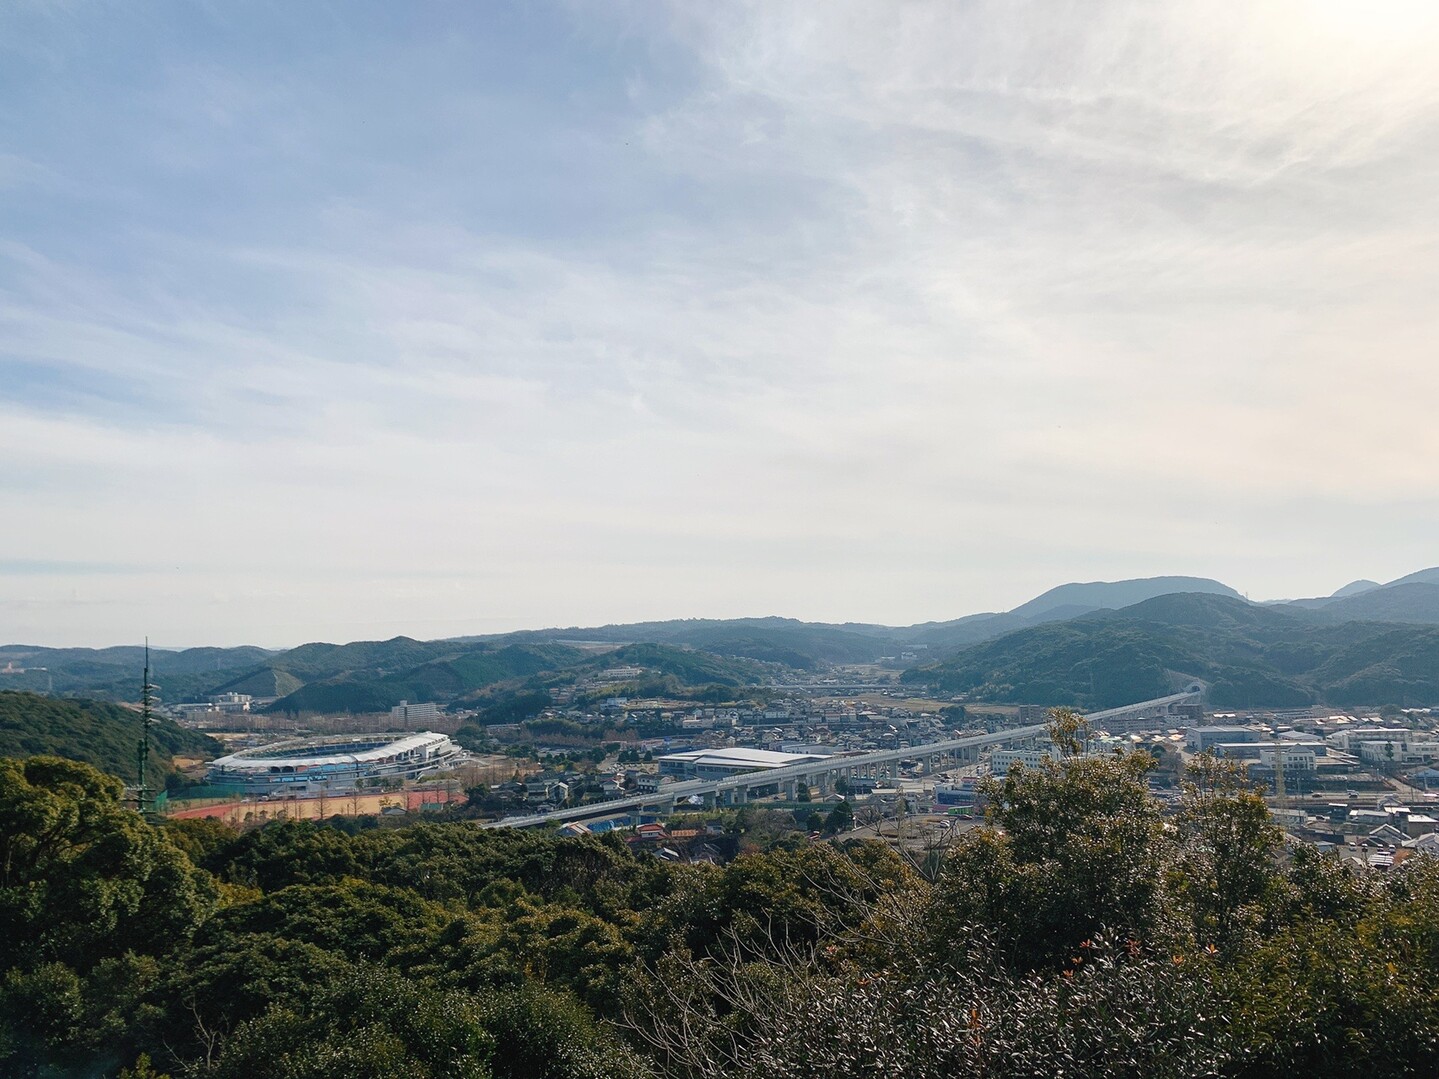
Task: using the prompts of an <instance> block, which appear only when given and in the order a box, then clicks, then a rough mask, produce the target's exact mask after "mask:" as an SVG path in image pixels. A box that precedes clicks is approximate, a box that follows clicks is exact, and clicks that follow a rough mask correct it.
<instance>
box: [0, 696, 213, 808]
mask: <svg viewBox="0 0 1439 1079" xmlns="http://www.w3.org/2000/svg"><path fill="white" fill-rule="evenodd" d="M139 738H140V717H139V716H138V715H137V714H136V713H134V712H132V711H130V710H129V709H128V708H121V707H120V706H119V705H115V704H107V703H104V702H101V701H87V700H58V699H56V698H54V697H41V696H39V695H37V694H34V693H16V692H13V691H6V692H0V757H34V756H38V755H40V754H49V755H52V756H56V757H68V758H69V759H70V760H75V761H84V762H85V763H86V764H93V765H94V766H95V767H96V768H99V769H101V770H102V771H105V772H109V773H110V774H111V775H115V776H119V777H120V778H121V779H123V780H124V781H125V782H127V783H134V782H135V750H136V746H137V744H138V742H139ZM221 751H222V747H221V745H220V743H219V742H216V741H215V740H214V739H213V738H209V737H206V736H205V735H203V734H198V733H196V732H195V731H187V730H183V729H182V728H180V727H177V726H176V725H175V724H173V723H171V722H169V721H168V720H157V721H156V722H155V725H154V728H153V730H152V732H151V752H150V765H149V768H148V769H147V778H148V780H149V783H150V785H151V786H152V787H154V788H155V789H157V790H158V789H161V788H163V787H164V785H165V777H166V776H167V775H168V774H169V773H170V771H171V769H172V768H173V766H174V758H175V757H176V756H177V755H193V756H201V757H213V756H216V755H217V754H219V753H220V752H221Z"/></svg>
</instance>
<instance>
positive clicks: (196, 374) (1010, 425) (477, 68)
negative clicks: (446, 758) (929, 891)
mask: <svg viewBox="0 0 1439 1079" xmlns="http://www.w3.org/2000/svg"><path fill="white" fill-rule="evenodd" d="M1436 38H1439V21H1436V16H1435V15H1434V14H1433V13H1432V12H1431V11H1430V10H1429V8H1428V6H1427V5H1421V4H1409V3H1397V4H1392V5H1362V4H1358V3H1354V4H1351V3H1348V2H1345V0H1314V2H1312V3H1299V2H1297V0H1296V2H1293V3H1281V2H1278V0H1275V2H1273V3H1267V4H1258V5H1249V6H1246V7H1242V8H1229V9H1213V8H1206V9H1203V10H1201V9H1199V8H1197V7H1195V6H1194V5H1188V4H1178V3H1174V4H1170V3H1105V4H1096V5H1082V6H1070V7H1055V6H1053V5H1029V4H1022V3H1020V4H1016V3H1010V2H1006V3H998V2H994V3H973V4H964V5H955V4H939V3H935V4H925V3H916V4H907V5H903V6H900V7H894V6H891V5H884V6H875V5H849V4H842V3H841V4H826V5H813V4H783V3H779V4H774V3H766V4H753V5H746V4H737V5H726V6H722V7H713V8H697V7H694V6H690V5H676V6H672V7H664V6H659V5H651V4H639V5H625V4H619V5H606V6H604V7H602V8H595V7H590V6H580V5H568V4H559V5H533V4H524V5H521V4H514V5H485V6H483V7H481V8H478V9H473V10H471V9H462V8H455V7H453V6H449V5H439V4H435V5H429V4H425V5H406V6H404V7H403V8H396V7H393V6H390V5H382V4H377V3H376V4H366V3H362V4H353V5H345V6H344V7H343V8H337V9H320V8H314V7H311V6H308V5H280V4H266V3H257V4H255V5H252V6H247V9H246V11H245V13H244V17H243V18H241V17H240V16H239V15H238V14H237V13H236V11H235V10H233V9H231V8H228V7H224V6H221V7H215V6H209V7H205V6H192V5H157V6H155V7H154V8H151V9H147V10H146V11H144V12H137V11H134V10H126V9H123V8H117V7H111V8H104V7H72V6H66V5H53V4H47V3H35V2H26V3H21V4H18V5H15V6H13V7H11V8H10V9H8V10H7V11H6V12H4V13H0V61H3V62H0V105H4V106H5V109H4V111H5V113H6V114H7V115H8V116H10V117H12V118H13V119H12V121H11V122H9V123H7V125H6V126H5V127H4V128H3V129H0V195H3V198H0V235H3V236H4V240H3V243H0V461H3V462H4V467H3V468H0V499H3V502H4V508H5V514H4V519H5V521H6V524H5V526H4V527H3V528H0V637H10V638H14V639H28V640H33V641H38V642H41V643H66V644H69V643H75V644H100V643H110V642H112V641H119V640H132V639H137V638H138V637H140V636H143V635H144V634H146V633H149V634H150V635H151V636H153V637H156V638H159V639H164V640H166V641H190V642H194V643H234V642H240V641H260V642H263V643H285V642H295V641H299V640H303V639H313V638H332V639H335V638H353V637H359V636H380V635H390V634H393V633H401V632H404V633H411V634H414V635H417V636H436V635H444V634H449V633H465V632H476V631H484V630H498V629H505V628H519V627H523V626H538V625H545V624H576V623H580V624H582V623H592V622H604V621H620V620H630V619H640V618H649V617H665V616H684V615H711V616H725V615H739V614H755V613H784V614H792V615H796V616H800V617H810V618H826V619H836V620H839V619H855V620H867V621H889V622H910V621H918V620H921V619H931V618H947V617H955V616H958V615H961V614H965V613H969V612H972V611H976V610H981V609H996V608H1004V607H1008V606H1013V605H1014V604H1016V603H1018V602H1020V601H1022V600H1023V599H1025V598H1027V597H1028V596H1029V595H1031V594H1033V593H1035V592H1037V591H1040V590H1042V589H1044V588H1047V587H1049V586H1051V585H1053V584H1055V583H1058V582H1059V581H1062V580H1068V579H1093V578H1105V577H1108V578H1113V577H1121V576H1137V575H1144V574H1151V573H1155V574H1157V573H1170V572H1189V573H1203V574H1209V575H1213V576H1217V577H1220V578H1221V579H1224V580H1226V581H1227V582H1229V583H1231V584H1233V585H1235V586H1236V587H1239V588H1242V589H1245V590H1248V591H1252V592H1254V593H1256V594H1260V595H1263V594H1271V595H1274V594H1304V593H1314V592H1320V591H1326V592H1327V591H1329V590H1332V589H1333V588H1334V587H1337V586H1338V585H1339V584H1342V583H1344V581H1346V580H1348V579H1351V578H1353V577H1358V576H1369V577H1375V578H1381V579H1383V578H1386V577H1392V576H1398V575H1399V574H1401V573H1403V572H1407V571H1408V570H1411V569H1413V568H1416V567H1417V566H1418V565H1422V564H1427V562H1429V561H1432V560H1433V559H1432V556H1431V557H1428V558H1426V551H1427V550H1428V549H1429V548H1431V547H1432V543H1429V542H1428V541H1426V539H1425V537H1426V535H1432V534H1433V531H1434V526H1435V524H1436V523H1439V490H1436V489H1435V484H1434V482H1433V480H1432V475H1431V474H1430V472H1429V470H1428V469H1426V467H1425V462H1426V461H1430V460H1432V459H1433V457H1434V454H1435V451H1436V450H1439V435H1436V434H1435V433H1434V428H1433V425H1432V422H1430V417H1429V415H1428V414H1429V412H1430V411H1431V405H1430V402H1432V401H1433V400H1434V399H1436V394H1439V373H1436V367H1435V365H1433V364H1432V363H1430V362H1429V342H1431V341H1432V340H1433V339H1434V337H1435V331H1436V329H1439V327H1436V326H1435V315H1434V313H1433V311H1432V304H1431V303H1430V302H1429V299H1428V298H1429V297H1431V296H1432V295H1433V292H1434V288H1435V286H1436V285H1439V281H1436V276H1439V267H1436V250H1439V245H1436V243H1435V241H1436V236H1435V227H1436V226H1435V225H1434V222H1435V221H1436V220H1439V215H1436V213H1435V211H1436V210H1439V206H1436V205H1435V203H1436V199H1439V194H1436V192H1435V190H1434V187H1433V184H1432V183H1431V182H1430V178H1431V177H1432V175H1433V171H1434V167H1435V165H1436V164H1439V160H1436V159H1439V76H1436V74H1435V73H1434V71H1433V65H1432V63H1431V62H1430V60H1431V57H1432V55H1433V48H1434V45H1435V44H1436ZM82 612H83V613H82Z"/></svg>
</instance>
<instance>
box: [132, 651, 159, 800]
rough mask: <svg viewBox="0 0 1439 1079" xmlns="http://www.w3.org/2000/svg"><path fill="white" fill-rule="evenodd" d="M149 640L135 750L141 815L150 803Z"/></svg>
mask: <svg viewBox="0 0 1439 1079" xmlns="http://www.w3.org/2000/svg"><path fill="white" fill-rule="evenodd" d="M151 688H152V687H151V685H150V638H149V637H146V638H145V674H144V677H143V680H142V681H141V683H140V744H139V745H138V746H136V748H135V774H136V779H137V782H136V785H135V808H136V809H138V810H139V811H140V812H141V813H144V812H145V806H146V804H147V803H148V802H149V801H150V797H149V796H150V788H149V787H148V786H147V785H146V777H145V770H146V768H147V767H148V765H149V763H150V726H151V724H152V723H153V722H154V721H153V718H152V717H151V715H150V690H151Z"/></svg>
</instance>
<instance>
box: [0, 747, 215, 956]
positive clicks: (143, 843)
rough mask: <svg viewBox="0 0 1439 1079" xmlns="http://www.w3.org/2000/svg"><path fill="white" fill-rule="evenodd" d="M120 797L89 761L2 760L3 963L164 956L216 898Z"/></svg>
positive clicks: (114, 783)
mask: <svg viewBox="0 0 1439 1079" xmlns="http://www.w3.org/2000/svg"><path fill="white" fill-rule="evenodd" d="M122 794H123V790H122V787H121V784H120V781H119V780H117V779H115V778H113V777H112V776H107V775H105V774H103V773H101V772H98V771H96V770H95V769H94V768H92V767H90V766H89V765H86V764H80V763H78V762H75V761H69V760H63V759H61V758H59V757H31V758H29V759H27V760H24V761H16V760H9V759H0V970H3V969H5V968H8V967H14V966H19V967H29V966H32V965H34V964H35V963H39V962H48V961H58V962H62V963H65V964H67V965H69V966H71V967H73V968H74V969H75V970H78V971H81V972H82V973H83V972H84V971H86V970H88V969H90V968H91V967H93V966H94V965H95V964H96V963H98V962H99V961H100V960H102V959H105V958H107V957H111V956H118V955H122V954H124V953H125V952H127V951H134V952H138V953H142V954H158V953H160V952H164V951H168V950H169V949H171V948H173V947H175V946H176V945H177V944H180V943H182V942H183V941H185V940H187V939H188V938H189V937H190V935H191V934H192V933H193V932H194V931H195V928H196V927H197V926H198V925H199V924H200V922H201V921H202V919H203V918H204V917H205V916H206V914H207V913H208V912H209V911H210V909H211V908H212V907H213V906H214V903H215V900H216V896H217V892H216V889H215V887H214V883H213V881H212V880H211V879H210V877H209V875H208V874H206V873H204V872H201V871H199V870H197V869H196V868H195V867H194V866H192V865H191V864H190V861H189V859H188V858H186V857H185V855H184V853H183V852H182V851H180V850H179V849H178V848H177V847H176V846H175V844H174V843H173V842H172V841H171V840H170V838H169V836H168V835H167V834H166V833H165V832H164V831H162V830H160V829H158V828H156V827H153V826H152V825H150V824H149V823H147V822H146V821H145V820H144V818H142V817H141V816H140V815H139V814H138V813H136V812H134V811H133V810H130V809H127V808H125V806H123V805H122V804H121V795H122Z"/></svg>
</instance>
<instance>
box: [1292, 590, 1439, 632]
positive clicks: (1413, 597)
mask: <svg viewBox="0 0 1439 1079" xmlns="http://www.w3.org/2000/svg"><path fill="white" fill-rule="evenodd" d="M1314 610H1315V613H1316V614H1318V615H1320V616H1321V617H1323V618H1326V619H1329V620H1331V621H1336V622H1344V621H1351V620H1354V619H1358V620H1360V621H1370V622H1419V623H1426V624H1429V625H1439V584H1424V583H1422V582H1419V581H1414V582H1411V583H1409V584H1391V585H1385V586H1384V587H1382V588H1373V589H1370V590H1369V591H1367V592H1359V593H1357V594H1355V595H1351V596H1345V597H1344V598H1342V599H1335V600H1330V601H1329V602H1328V603H1325V604H1324V605H1323V606H1321V607H1317V608H1315V609H1314Z"/></svg>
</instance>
